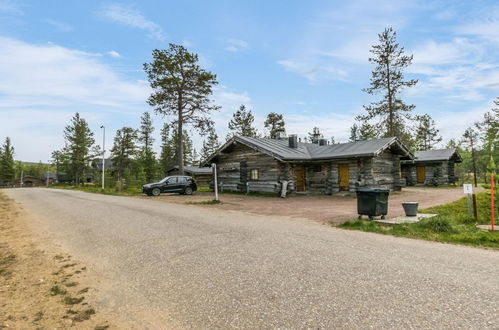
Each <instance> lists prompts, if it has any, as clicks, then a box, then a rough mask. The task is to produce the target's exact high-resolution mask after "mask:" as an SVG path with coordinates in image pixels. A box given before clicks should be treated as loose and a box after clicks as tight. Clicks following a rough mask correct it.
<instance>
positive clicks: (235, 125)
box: [229, 104, 257, 137]
mask: <svg viewBox="0 0 499 330" xmlns="http://www.w3.org/2000/svg"><path fill="white" fill-rule="evenodd" d="M254 121H255V117H254V116H253V114H252V113H251V110H246V106H245V105H244V104H241V106H240V107H239V110H237V111H236V112H234V113H233V114H232V119H231V120H230V122H229V129H230V130H231V136H234V135H239V136H250V137H255V136H257V132H256V128H254V127H253V122H254Z"/></svg>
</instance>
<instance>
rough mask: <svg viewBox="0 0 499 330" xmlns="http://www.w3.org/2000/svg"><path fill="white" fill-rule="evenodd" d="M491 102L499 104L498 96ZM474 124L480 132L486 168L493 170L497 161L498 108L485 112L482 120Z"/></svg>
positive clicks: (498, 158)
mask: <svg viewBox="0 0 499 330" xmlns="http://www.w3.org/2000/svg"><path fill="white" fill-rule="evenodd" d="M493 102H494V104H495V105H496V106H499V98H497V100H494V101H493ZM475 126H476V128H477V129H478V132H479V133H480V139H481V141H482V144H483V152H484V156H485V157H486V158H487V160H488V165H487V170H488V171H489V172H493V170H495V164H497V163H498V162H499V137H498V136H499V108H492V110H491V111H488V112H486V113H485V114H484V115H483V120H482V121H481V122H479V123H477V124H476V125H475Z"/></svg>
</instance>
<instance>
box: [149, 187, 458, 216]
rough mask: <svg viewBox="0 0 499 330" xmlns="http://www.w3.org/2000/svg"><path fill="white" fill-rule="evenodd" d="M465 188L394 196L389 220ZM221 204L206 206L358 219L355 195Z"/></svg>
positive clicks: (243, 198)
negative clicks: (412, 206)
mask: <svg viewBox="0 0 499 330" xmlns="http://www.w3.org/2000/svg"><path fill="white" fill-rule="evenodd" d="M463 196H464V194H463V189H462V187H440V188H429V187H407V188H404V189H403V190H402V191H401V192H394V193H391V194H390V198H389V206H388V218H391V217H396V216H400V215H403V214H404V210H403V208H402V205H401V203H402V202H406V201H407V202H419V205H420V208H428V207H432V206H436V205H441V204H446V203H450V202H453V201H455V200H457V199H459V198H461V197H463ZM140 198H147V199H151V198H153V199H156V200H158V201H163V202H171V203H180V204H185V203H189V204H199V205H203V204H201V203H202V202H203V201H208V200H211V199H213V193H212V192H197V193H195V194H194V195H192V196H181V195H175V194H167V195H161V196H160V197H146V196H142V197H140ZM220 200H221V201H222V203H221V204H216V205H206V206H204V207H210V208H219V209H224V210H236V211H243V212H250V213H256V214H264V215H280V216H288V217H292V218H306V219H310V220H314V221H319V222H325V223H333V224H340V223H342V222H345V221H348V220H352V219H356V218H357V200H356V199H355V195H354V194H352V193H346V194H343V195H333V196H326V195H293V196H289V197H287V198H285V199H283V198H279V197H273V196H272V197H262V196H251V195H250V196H247V195H244V194H232V193H222V194H221V195H220Z"/></svg>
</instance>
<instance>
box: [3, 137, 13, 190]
mask: <svg viewBox="0 0 499 330" xmlns="http://www.w3.org/2000/svg"><path fill="white" fill-rule="evenodd" d="M15 175H16V168H15V162H14V147H13V146H12V144H11V141H10V138H9V137H6V138H5V142H4V144H3V146H2V148H1V151H0V181H3V182H11V181H13V180H14V179H15Z"/></svg>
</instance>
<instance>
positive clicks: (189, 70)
mask: <svg viewBox="0 0 499 330" xmlns="http://www.w3.org/2000/svg"><path fill="white" fill-rule="evenodd" d="M152 55H153V61H152V62H151V63H146V64H144V71H145V72H146V74H147V77H148V79H149V83H150V85H151V88H152V89H153V93H152V94H151V96H150V97H149V99H148V103H149V105H150V106H152V107H154V110H155V111H156V113H160V114H162V115H167V116H168V115H169V116H175V117H176V120H175V121H174V122H173V124H175V125H176V129H177V132H184V130H185V127H184V126H185V125H187V124H191V125H193V127H194V128H195V129H197V130H199V131H200V132H201V134H203V132H204V131H206V129H207V128H208V127H210V126H212V125H213V121H212V120H211V119H210V118H209V116H208V115H209V113H210V112H212V111H214V110H218V109H219V108H220V107H218V106H215V105H213V104H212V100H210V99H209V96H210V95H211V94H212V91H213V87H214V86H215V85H217V84H218V82H217V80H216V78H217V77H216V75H214V74H212V73H211V72H208V71H205V70H204V69H203V68H201V67H200V66H199V65H198V56H197V55H196V54H194V53H189V52H188V51H187V49H186V48H185V47H183V46H181V45H175V44H170V45H169V48H168V49H165V50H159V49H155V50H153V53H152ZM183 148H184V141H183V135H182V134H180V135H179V138H178V140H177V145H176V149H177V154H178V155H179V160H180V161H179V164H178V165H179V171H180V174H183V173H184V162H183V159H184V155H183V154H184V149H183Z"/></svg>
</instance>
